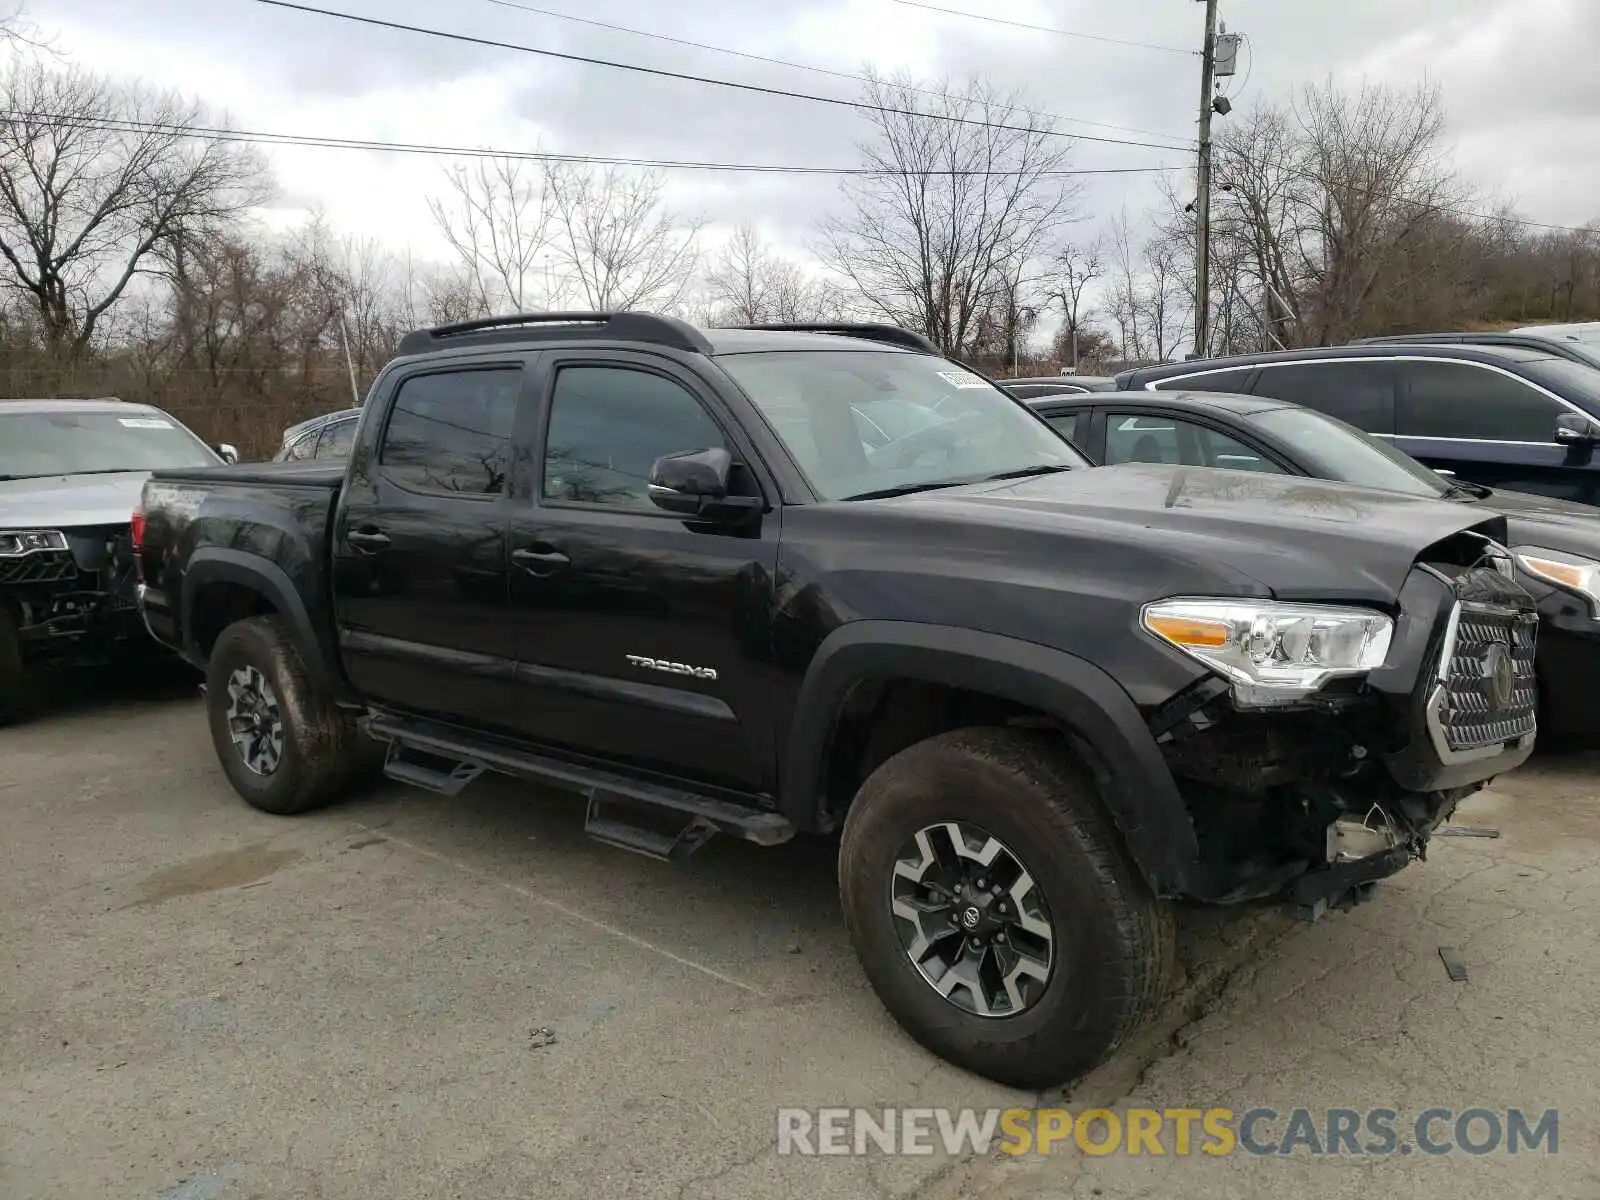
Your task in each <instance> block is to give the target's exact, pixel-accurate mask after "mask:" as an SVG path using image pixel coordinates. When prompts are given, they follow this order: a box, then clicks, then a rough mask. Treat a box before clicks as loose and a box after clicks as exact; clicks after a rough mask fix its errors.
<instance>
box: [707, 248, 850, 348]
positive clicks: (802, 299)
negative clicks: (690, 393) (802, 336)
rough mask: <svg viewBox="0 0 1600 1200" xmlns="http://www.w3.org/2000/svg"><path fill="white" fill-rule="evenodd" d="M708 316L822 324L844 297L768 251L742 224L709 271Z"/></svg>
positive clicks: (736, 322)
mask: <svg viewBox="0 0 1600 1200" xmlns="http://www.w3.org/2000/svg"><path fill="white" fill-rule="evenodd" d="M705 284H706V300H707V307H708V314H707V315H708V317H709V319H710V320H711V321H712V322H713V323H715V324H733V325H758V324H762V323H764V322H771V321H791V322H804V321H824V320H828V319H830V318H834V317H837V316H839V315H840V309H841V307H842V305H841V303H840V297H839V296H838V295H837V294H836V293H835V292H834V291H833V289H831V288H830V287H829V286H828V285H827V284H826V283H825V282H823V281H821V280H815V279H811V278H809V277H808V276H807V275H806V272H805V269H804V268H803V267H801V266H800V264H799V263H796V262H793V261H791V260H790V259H787V258H784V257H783V256H782V255H779V254H777V253H775V252H774V251H772V250H771V249H769V248H768V247H767V245H766V243H765V242H763V241H762V239H761V234H760V233H759V232H758V231H757V230H756V228H755V227H754V226H753V225H749V224H745V225H741V226H739V228H738V229H736V230H735V231H734V234H733V236H732V237H731V238H729V239H728V241H727V242H726V243H725V244H724V245H723V246H722V248H721V249H720V250H719V251H718V252H717V254H716V257H715V258H714V259H713V260H712V263H711V268H710V270H709V271H707V272H706V280H705Z"/></svg>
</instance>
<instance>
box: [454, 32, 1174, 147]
mask: <svg viewBox="0 0 1600 1200" xmlns="http://www.w3.org/2000/svg"><path fill="white" fill-rule="evenodd" d="M483 2H484V3H485V4H493V5H494V6H495V7H496V8H510V9H515V10H516V11H518V12H525V13H532V14H534V15H535V16H540V17H553V18H555V19H556V20H558V21H571V22H573V23H575V24H578V25H589V26H592V27H593V28H595V29H606V30H609V31H611V32H612V33H626V34H630V35H632V36H633V37H642V38H650V39H652V40H654V41H658V42H669V43H671V44H672V45H674V46H688V47H689V48H690V49H693V50H708V51H710V52H711V53H713V54H726V55H729V56H731V57H733V58H743V59H747V60H748V61H750V62H758V63H766V64H768V65H770V66H774V67H787V68H789V69H790V70H795V71H810V72H812V73H813V74H816V75H828V76H831V77H833V78H835V79H848V80H850V81H851V82H853V83H873V82H876V81H875V80H874V79H873V78H872V76H870V75H862V74H859V73H857V72H854V71H835V70H833V69H831V68H829V67H818V66H813V65H812V64H810V63H800V62H792V61H790V60H789V59H785V58H771V57H769V56H767V55H765V54H751V53H749V52H747V51H744V50H733V49H730V48H729V47H727V46H713V45H711V44H709V43H707V42H694V41H690V40H689V39H687V38H680V37H672V36H671V35H669V34H665V33H655V32H652V31H651V30H648V29H634V28H632V27H630V26H627V25H616V24H613V23H611V22H609V21H596V20H593V19H591V18H589V17H579V16H574V15H573V14H572V13H563V12H556V11H554V10H553V9H548V8H535V7H534V6H533V5H531V4H519V3H517V2H516V0H483ZM906 90H907V91H909V92H913V93H915V94H916V95H919V96H929V97H933V98H935V99H939V100H957V99H960V97H958V96H952V95H951V94H950V93H949V92H941V91H936V90H935V89H933V88H918V87H908V88H906ZM1017 111H1018V112H1025V113H1027V114H1028V115H1029V116H1031V117H1047V118H1049V119H1050V120H1052V121H1067V122H1070V123H1071V124H1074V125H1092V126H1094V127H1095V128H1097V129H1117V130H1121V131H1122V132H1123V133H1147V134H1150V135H1151V136H1152V137H1162V138H1173V139H1181V138H1184V137H1187V136H1188V135H1187V134H1181V133H1168V132H1166V131H1165V130H1161V129H1141V128H1139V127H1138V126H1136V125H1116V124H1113V123H1112V122H1110V121H1091V120H1088V119H1087V118H1085V117H1068V116H1063V115H1062V114H1060V113H1052V112H1045V111H1042V110H1040V109H1035V108H1018V110H1017Z"/></svg>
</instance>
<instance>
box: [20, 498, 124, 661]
mask: <svg viewBox="0 0 1600 1200" xmlns="http://www.w3.org/2000/svg"><path fill="white" fill-rule="evenodd" d="M65 538H66V547H65V548H64V549H59V548H51V549H43V550H34V551H31V552H29V553H26V554H22V555H16V556H7V557H0V605H4V606H5V608H6V609H7V610H8V611H9V612H10V614H11V617H12V620H13V621H14V623H15V625H16V630H17V639H18V642H19V643H20V649H21V652H22V659H23V662H24V664H25V665H26V666H28V667H30V668H37V667H41V666H55V665H87V664H94V663H98V662H103V661H105V660H106V659H108V658H111V657H114V656H117V655H119V654H120V653H121V652H123V651H125V650H128V649H131V648H136V647H142V646H143V645H144V644H145V643H146V642H147V641H148V637H147V635H146V633H145V630H144V626H143V623H142V622H141V621H140V619H139V611H138V605H137V603H136V602H135V595H134V590H135V585H136V572H135V568H134V562H133V554H132V547H131V542H130V535H129V530H128V528H127V527H126V526H121V527H118V526H107V527H95V528H89V529H71V530H67V531H65Z"/></svg>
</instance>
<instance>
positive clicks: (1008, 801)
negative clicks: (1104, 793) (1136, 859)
mask: <svg viewBox="0 0 1600 1200" xmlns="http://www.w3.org/2000/svg"><path fill="white" fill-rule="evenodd" d="M839 875H840V892H841V897H842V900H843V905H844V913H845V921H846V924H847V925H848V927H849V930H850V937H851V940H852V942H853V943H854V944H855V948H856V952H857V954H858V955H859V956H860V958H861V962H862V965H863V968H864V969H865V971H866V973H867V976H868V978H869V979H870V980H871V982H872V985H873V988H874V989H875V990H876V991H877V993H878V996H879V998H880V999H881V1000H882V1001H883V1003H884V1005H885V1007H887V1008H888V1009H889V1011H890V1013H891V1014H892V1015H893V1016H894V1018H895V1019H896V1020H897V1021H899V1023H900V1024H901V1026H902V1027H904V1028H905V1029H906V1031H907V1032H908V1033H910V1034H911V1036H912V1037H914V1038H915V1039H916V1040H917V1041H919V1042H921V1043H922V1044H923V1045H924V1046H926V1047H928V1049H930V1050H932V1051H933V1052H934V1053H936V1054H938V1055H940V1056H941V1057H942V1058H945V1059H948V1060H949V1061H951V1062H953V1063H956V1064H957V1065H959V1066H963V1067H965V1068H967V1069H968V1070H971V1071H974V1072H976V1073H977V1074H979V1075H984V1076H986V1077H988V1078H990V1079H994V1080H997V1081H999V1082H1001V1083H1005V1084H1010V1085H1012V1086H1016V1087H1026V1088H1040V1087H1046V1086H1050V1085H1054V1084H1060V1083H1064V1082H1066V1081H1068V1080H1070V1079H1073V1078H1075V1077H1077V1076H1078V1075H1081V1074H1082V1073H1084V1072H1085V1071H1087V1070H1089V1069H1090V1068H1092V1067H1094V1066H1095V1065H1096V1064H1097V1063H1099V1062H1100V1061H1101V1060H1103V1059H1104V1058H1105V1057H1106V1056H1107V1055H1108V1054H1110V1053H1111V1052H1112V1051H1113V1050H1114V1049H1116V1047H1117V1046H1118V1045H1120V1044H1121V1043H1122V1042H1123V1041H1124V1040H1125V1039H1126V1038H1127V1037H1128V1036H1129V1035H1130V1034H1131V1033H1132V1032H1133V1031H1134V1030H1135V1029H1137V1028H1138V1027H1139V1026H1140V1025H1141V1024H1142V1023H1143V1022H1144V1021H1146V1020H1147V1019H1148V1018H1149V1017H1150V1015H1151V1014H1152V1013H1153V1012H1154V1010H1155V1008H1156V1006H1157V1005H1158V1004H1159V1003H1160V1000H1161V996H1162V988H1163V985H1164V983H1165V980H1166V975H1167V971H1168V967H1169V964H1170V961H1171V955H1172V945H1173V934H1172V923H1171V916H1170V913H1169V911H1168V909H1167V907H1166V906H1165V905H1164V904H1162V903H1161V902H1160V901H1159V900H1157V899H1156V898H1155V897H1154V896H1153V895H1152V894H1151V893H1150V891H1149V889H1148V887H1147V886H1146V885H1145V883H1144V880H1143V879H1142V878H1141V877H1140V876H1139V874H1138V872H1137V871H1136V870H1135V869H1134V867H1133V866H1132V864H1131V863H1130V862H1129V861H1128V860H1127V858H1126V856H1125V854H1124V853H1123V850H1122V847H1121V843H1120V839H1119V838H1118V836H1117V834H1116V832H1115V830H1114V829H1113V827H1112V825H1111V823H1110V821H1109V819H1108V818H1107V816H1106V815H1105V813H1104V812H1103V810H1102V808H1101V806H1100V802H1099V799H1098V797H1097V796H1096V794H1095V792H1094V787H1093V782H1092V780H1091V779H1090V777H1089V776H1088V774H1087V773H1086V772H1085V771H1084V770H1083V769H1082V768H1081V767H1080V766H1079V765H1078V764H1076V763H1075V762H1074V761H1073V759H1072V758H1071V757H1070V755H1069V754H1068V753H1067V751H1066V748H1065V746H1064V745H1063V744H1062V743H1061V740H1060V739H1059V738H1056V737H1051V736H1048V735H1041V734H1035V733H1029V732H1024V731H1020V730H1010V729H965V730H958V731H955V732H953V733H946V734H940V735H939V736H937V737H933V738H929V739H928V740H927V741H924V742H919V743H918V744H916V745H914V746H911V747H910V748H908V749H906V750H903V751H901V752H900V753H899V754H897V755H895V756H894V757H893V758H891V759H889V760H888V761H887V762H885V763H884V764H883V765H882V766H880V767H879V768H878V769H877V770H876V771H874V772H873V774H872V776H871V777H870V778H868V780H867V781H866V783H865V784H863V785H862V787H861V790H860V792H859V793H858V794H857V796H856V799H855V803H854V804H853V805H852V806H851V809H850V814H849V816H848V817H847V818H846V821H845V828H844V838H843V841H842V843H841V846H840V872H839Z"/></svg>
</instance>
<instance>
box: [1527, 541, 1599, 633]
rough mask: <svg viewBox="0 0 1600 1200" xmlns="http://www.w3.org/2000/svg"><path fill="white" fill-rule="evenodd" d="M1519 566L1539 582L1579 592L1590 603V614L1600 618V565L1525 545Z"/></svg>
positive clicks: (1591, 560) (1576, 556)
mask: <svg viewBox="0 0 1600 1200" xmlns="http://www.w3.org/2000/svg"><path fill="white" fill-rule="evenodd" d="M1516 553H1517V566H1519V567H1521V568H1522V569H1523V570H1524V571H1526V572H1527V573H1528V574H1529V575H1532V576H1533V577H1534V578H1535V579H1542V580H1544V582H1546V583H1553V584H1555V585H1556V587H1558V588H1561V589H1562V590H1563V591H1568V592H1576V593H1577V594H1578V595H1580V596H1582V597H1583V598H1584V599H1585V600H1587V601H1588V602H1589V615H1590V616H1591V617H1597V618H1600V563H1597V562H1595V561H1594V560H1593V559H1589V558H1580V557H1578V555H1576V554H1563V553H1561V552H1560V551H1559V550H1539V549H1536V548H1535V547H1533V546H1523V547H1520V548H1519V549H1518V550H1517V552H1516Z"/></svg>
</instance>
